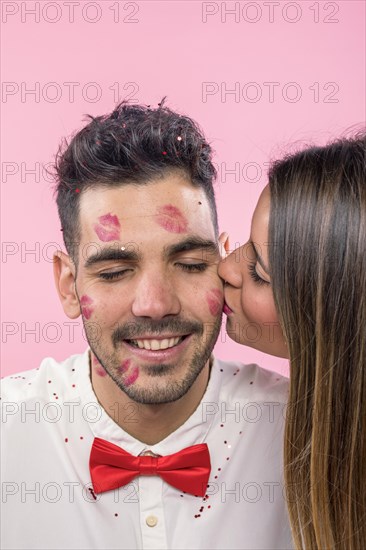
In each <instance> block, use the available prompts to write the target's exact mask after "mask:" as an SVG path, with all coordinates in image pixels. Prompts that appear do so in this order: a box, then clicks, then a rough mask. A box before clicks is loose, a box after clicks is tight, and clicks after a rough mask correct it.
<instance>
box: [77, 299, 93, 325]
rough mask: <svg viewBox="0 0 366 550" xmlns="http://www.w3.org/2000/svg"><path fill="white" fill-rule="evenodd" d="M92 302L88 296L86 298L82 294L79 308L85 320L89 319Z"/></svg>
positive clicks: (91, 311)
mask: <svg viewBox="0 0 366 550" xmlns="http://www.w3.org/2000/svg"><path fill="white" fill-rule="evenodd" d="M92 303H93V300H92V299H91V298H90V296H87V295H86V294H84V296H82V297H81V298H80V306H81V313H82V314H83V315H84V317H85V319H90V317H91V315H92V313H93V311H94V308H93V307H92Z"/></svg>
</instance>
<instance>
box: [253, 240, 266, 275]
mask: <svg viewBox="0 0 366 550" xmlns="http://www.w3.org/2000/svg"><path fill="white" fill-rule="evenodd" d="M250 244H251V245H252V247H253V250H254V253H255V256H256V260H257V262H258V263H259V265H260V266H261V268H262V269H263V271H264V272H265V273H266V274H267V275H268V276H270V273H269V270H268V268H267V267H266V266H265V265H264V261H263V258H262V257H261V256H260V255H259V254H258V250H257V249H256V247H255V244H254V242H253V241H250Z"/></svg>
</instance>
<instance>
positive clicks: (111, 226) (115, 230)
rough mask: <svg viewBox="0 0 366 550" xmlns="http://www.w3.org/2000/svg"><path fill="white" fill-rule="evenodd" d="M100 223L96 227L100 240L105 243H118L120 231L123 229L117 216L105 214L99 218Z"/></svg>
mask: <svg viewBox="0 0 366 550" xmlns="http://www.w3.org/2000/svg"><path fill="white" fill-rule="evenodd" d="M98 222H99V223H96V224H95V225H94V231H95V232H96V234H97V235H98V237H99V239H100V240H101V241H103V242H107V241H118V240H119V230H120V229H121V226H120V223H119V220H118V218H117V216H114V215H113V214H110V213H109V214H105V215H104V216H100V217H99V218H98Z"/></svg>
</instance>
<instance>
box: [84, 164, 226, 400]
mask: <svg viewBox="0 0 366 550" xmlns="http://www.w3.org/2000/svg"><path fill="white" fill-rule="evenodd" d="M80 225H81V243H80V248H79V264H78V271H77V278H76V292H77V295H78V297H79V301H80V307H81V311H82V315H83V322H84V326H85V332H86V336H87V339H88V342H89V345H90V348H91V350H92V351H93V353H94V355H95V356H96V358H97V359H98V360H99V362H100V365H98V364H97V361H94V363H96V364H94V369H95V370H94V373H97V374H96V376H97V375H99V376H103V375H104V376H105V375H106V372H107V373H108V374H109V375H110V376H111V378H112V379H113V380H114V382H115V383H116V384H117V385H118V386H119V387H120V388H121V389H122V390H123V391H124V392H125V393H126V394H127V395H128V396H129V397H130V398H131V399H133V400H134V401H136V402H140V403H167V402H170V401H175V400H177V399H179V398H180V397H182V396H183V395H184V394H185V393H186V392H187V391H188V390H189V388H190V387H191V386H192V384H193V382H194V381H195V380H196V378H197V376H198V375H199V373H200V372H201V370H202V369H203V367H204V366H205V364H206V363H207V361H208V359H209V357H210V354H211V352H212V349H213V347H214V344H215V342H216V340H217V337H218V333H219V330H220V326H221V316H222V305H223V292H222V284H221V281H220V279H219V277H218V275H217V263H218V261H219V252H218V247H217V241H216V238H215V231H214V227H213V224H212V220H211V211H210V207H209V203H208V200H207V198H206V196H205V194H204V192H203V191H202V190H201V189H199V188H195V187H193V186H192V185H191V184H190V182H189V180H187V179H186V178H184V177H183V176H181V175H177V174H174V175H169V176H166V177H165V178H164V179H160V180H157V181H156V182H153V183H148V184H146V185H145V184H144V185H133V184H127V185H124V186H121V187H118V188H105V189H103V188H97V189H94V190H93V189H91V190H87V191H86V192H85V193H83V194H82V196H81V198H80Z"/></svg>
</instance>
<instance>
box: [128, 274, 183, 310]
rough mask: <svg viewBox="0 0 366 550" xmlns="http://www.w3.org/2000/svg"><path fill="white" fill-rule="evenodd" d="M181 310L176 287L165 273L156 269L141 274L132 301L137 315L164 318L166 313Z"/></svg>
mask: <svg viewBox="0 0 366 550" xmlns="http://www.w3.org/2000/svg"><path fill="white" fill-rule="evenodd" d="M180 310H181V304H180V299H179V298H178V295H177V292H176V288H175V287H174V284H173V281H171V280H170V278H169V277H168V276H167V275H166V274H165V273H160V272H159V273H157V271H156V270H154V271H153V272H152V271H151V272H149V273H145V274H143V275H141V277H140V279H139V281H138V284H137V285H136V288H135V296H134V299H133V303H132V313H133V314H134V316H135V317H150V318H151V319H162V318H163V317H165V316H166V315H178V314H179V313H180Z"/></svg>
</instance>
